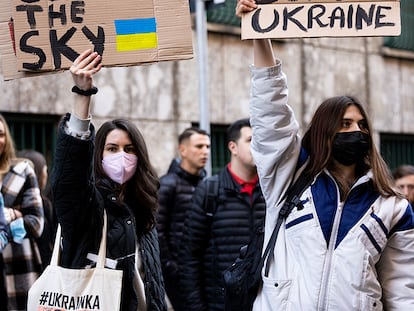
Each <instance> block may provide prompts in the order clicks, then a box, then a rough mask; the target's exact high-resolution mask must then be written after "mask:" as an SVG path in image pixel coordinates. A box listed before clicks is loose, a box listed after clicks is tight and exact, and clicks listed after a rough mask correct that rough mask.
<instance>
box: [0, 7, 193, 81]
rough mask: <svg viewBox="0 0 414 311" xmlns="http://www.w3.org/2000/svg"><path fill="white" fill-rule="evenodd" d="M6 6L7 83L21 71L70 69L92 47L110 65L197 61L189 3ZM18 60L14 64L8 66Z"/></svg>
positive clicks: (1, 46) (2, 39) (1, 33)
mask: <svg viewBox="0 0 414 311" xmlns="http://www.w3.org/2000/svg"><path fill="white" fill-rule="evenodd" d="M0 3H1V7H2V13H0V53H1V56H2V63H3V73H4V74H5V78H6V79H7V76H10V75H11V78H14V77H16V76H19V74H16V73H15V72H16V71H32V72H39V71H42V72H43V71H57V70H62V69H66V68H68V67H69V66H70V65H71V63H72V62H73V60H74V59H75V58H76V57H77V56H78V55H79V54H80V53H81V52H82V51H84V50H85V49H87V48H91V49H93V50H94V51H97V52H98V53H99V54H101V55H102V56H103V58H102V63H103V65H104V66H130V65H137V64H143V63H152V62H159V61H168V60H180V59H189V58H192V57H193V48H192V30H191V20H190V11H189V6H188V1H187V0H123V1H101V0H0ZM3 8H5V10H4V12H3ZM13 58H15V59H14V64H11V63H8V62H10V61H11V60H12V59H13ZM11 66H13V68H11ZM13 73H14V74H13Z"/></svg>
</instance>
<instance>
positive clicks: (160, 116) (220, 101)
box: [0, 33, 414, 174]
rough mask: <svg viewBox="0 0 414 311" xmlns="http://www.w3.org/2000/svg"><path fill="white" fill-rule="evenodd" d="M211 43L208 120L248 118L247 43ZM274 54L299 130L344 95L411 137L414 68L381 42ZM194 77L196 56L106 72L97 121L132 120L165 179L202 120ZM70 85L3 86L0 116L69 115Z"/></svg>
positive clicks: (305, 43) (280, 45)
mask: <svg viewBox="0 0 414 311" xmlns="http://www.w3.org/2000/svg"><path fill="white" fill-rule="evenodd" d="M208 40H209V42H208V43H209V49H208V74H209V77H208V78H209V85H208V94H209V104H210V121H211V122H212V123H214V124H229V123H231V122H232V121H234V120H236V119H238V118H242V117H246V116H248V103H249V88H250V73H249V68H248V65H249V64H250V63H251V62H252V60H253V57H252V56H253V55H252V49H251V46H252V42H251V41H241V40H240V38H239V36H236V35H226V34H218V33H209V37H208ZM193 42H194V45H195V44H196V40H195V38H194V40H193ZM274 48H275V52H276V54H277V55H278V57H280V58H281V59H282V61H283V64H284V71H285V72H286V74H287V76H288V81H289V88H290V103H291V105H292V107H293V108H294V110H295V112H296V114H297V118H298V119H299V122H300V123H301V125H302V126H303V128H305V127H306V125H307V123H308V122H309V120H310V118H311V116H312V114H313V112H314V110H315V108H316V107H317V106H318V105H319V103H320V102H321V101H322V100H323V99H325V98H326V97H330V96H334V95H340V94H349V95H356V96H357V97H359V98H360V99H361V100H362V101H363V102H364V103H366V105H367V107H368V110H369V113H370V115H371V118H372V121H373V126H374V128H375V130H376V131H377V132H382V131H384V132H395V133H400V132H401V133H413V134H414V122H412V121H411V119H412V118H413V116H414V88H413V85H414V62H413V61H412V60H404V59H399V58H395V57H387V56H385V55H383V53H382V38H341V39H335V38H319V39H316V38H315V39H304V40H300V39H290V40H283V41H275V42H274ZM194 52H195V55H196V52H197V47H196V46H194ZM195 57H196V56H195ZM197 75H198V72H197V61H196V58H194V59H193V60H186V61H178V62H164V63H158V64H152V65H145V66H140V67H127V68H104V69H103V70H102V71H101V72H100V73H99V74H98V75H97V76H96V78H95V84H96V85H97V86H98V87H99V92H98V94H97V95H96V96H95V98H94V103H93V107H92V114H93V119H94V122H95V124H96V125H97V126H99V125H100V124H101V123H102V122H103V121H105V120H106V119H109V118H116V117H124V118H125V117H126V118H129V119H132V120H134V121H135V122H136V124H137V125H138V126H139V127H140V129H141V130H142V132H143V134H144V136H145V138H146V140H147V143H148V147H149V151H150V153H151V159H152V161H153V163H154V165H155V167H156V169H157V171H158V172H159V173H160V174H162V173H164V172H165V170H166V169H167V167H168V165H169V163H170V161H171V159H172V158H173V157H174V156H176V147H177V146H176V137H177V136H178V134H179V133H180V132H181V131H182V130H183V129H184V128H185V127H188V126H190V125H191V122H198V120H199V100H198V79H197ZM1 80H2V79H1ZM72 85H73V83H72V81H71V77H70V74H69V73H68V72H63V73H58V74H51V75H46V76H41V77H36V78H25V79H20V80H14V81H7V82H4V81H0V92H1V96H0V110H1V111H12V112H22V113H42V114H59V115H61V114H64V113H65V112H66V111H70V107H71V102H72V94H71V92H70V88H71V87H72Z"/></svg>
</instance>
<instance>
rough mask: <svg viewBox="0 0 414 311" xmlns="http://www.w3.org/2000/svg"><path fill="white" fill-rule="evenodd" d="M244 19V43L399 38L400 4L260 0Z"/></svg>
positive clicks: (395, 2) (391, 2)
mask: <svg viewBox="0 0 414 311" xmlns="http://www.w3.org/2000/svg"><path fill="white" fill-rule="evenodd" d="M257 3H258V4H259V7H258V8H257V9H256V10H255V11H253V12H251V13H248V14H245V15H244V16H243V18H242V39H259V38H298V37H353V36H398V35H399V34H400V32H401V20H400V2H399V0H391V1H390V0H388V1H384V0H382V1H376V2H373V1H367V0H360V1H335V0H297V1H295V2H292V1H289V0H276V1H274V0H273V1H271V0H258V1H257Z"/></svg>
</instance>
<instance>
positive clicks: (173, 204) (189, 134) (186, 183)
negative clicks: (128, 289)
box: [157, 127, 210, 311]
mask: <svg viewBox="0 0 414 311" xmlns="http://www.w3.org/2000/svg"><path fill="white" fill-rule="evenodd" d="M178 150H179V153H180V158H179V159H173V160H172V162H171V164H170V167H169V170H168V173H167V174H166V175H164V176H162V177H161V179H160V189H159V212H158V219H157V221H158V223H157V230H158V238H159V243H160V251H161V265H162V271H163V276H164V281H165V289H166V293H167V296H168V299H169V301H170V303H171V304H172V306H173V309H174V310H175V311H181V310H184V305H183V298H182V295H181V292H180V290H179V288H178V286H177V284H178V280H179V276H178V266H177V257H178V251H179V249H178V247H179V244H180V242H181V237H182V231H183V226H184V219H185V214H186V211H187V210H188V209H189V207H190V205H191V199H192V196H193V193H194V189H195V188H196V187H197V185H198V184H199V183H200V181H202V180H203V178H204V177H206V171H205V169H204V167H205V165H206V163H207V160H208V157H209V155H210V136H209V135H208V134H207V132H206V131H204V130H201V129H199V128H195V127H191V128H187V129H185V130H184V131H183V132H182V133H181V134H180V135H179V137H178Z"/></svg>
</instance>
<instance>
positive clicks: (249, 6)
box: [236, 0, 300, 222]
mask: <svg viewBox="0 0 414 311" xmlns="http://www.w3.org/2000/svg"><path fill="white" fill-rule="evenodd" d="M255 9H257V5H256V3H255V2H254V0H239V1H238V3H237V6H236V15H237V16H239V17H242V15H243V14H246V13H249V12H252V11H253V10H255ZM253 52H254V59H253V61H254V64H253V65H252V66H251V67H250V70H251V77H252V80H251V81H252V82H251V101H250V122H251V125H252V129H253V138H252V143H251V149H252V155H253V157H254V160H255V162H256V165H257V169H258V173H259V177H260V184H261V187H262V190H263V194H264V196H265V198H266V204H267V215H269V216H270V215H271V214H273V212H277V211H278V210H277V209H276V208H275V207H276V206H277V203H278V202H279V200H280V198H282V197H283V194H284V192H285V191H286V189H287V188H288V186H289V183H290V181H291V179H292V177H293V174H294V170H295V166H296V162H297V158H298V155H299V151H300V141H299V139H298V136H297V134H298V130H299V126H298V123H297V122H296V119H295V116H294V113H293V111H292V109H291V108H290V107H289V105H288V88H287V81H286V76H285V74H284V73H283V71H282V63H281V61H280V60H279V59H276V58H275V56H274V52H273V47H272V43H271V41H270V40H269V39H256V40H253ZM273 215H274V216H275V214H273ZM266 218H267V220H266V221H270V222H271V221H272V218H273V217H272V216H270V217H266Z"/></svg>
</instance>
